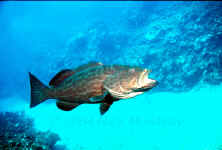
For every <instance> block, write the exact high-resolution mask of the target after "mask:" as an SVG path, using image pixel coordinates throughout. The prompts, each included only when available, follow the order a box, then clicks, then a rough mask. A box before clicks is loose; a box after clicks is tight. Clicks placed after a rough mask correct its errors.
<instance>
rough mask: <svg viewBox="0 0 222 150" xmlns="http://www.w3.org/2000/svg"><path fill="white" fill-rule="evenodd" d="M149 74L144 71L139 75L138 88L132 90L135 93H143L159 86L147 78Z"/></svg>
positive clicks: (147, 71)
mask: <svg viewBox="0 0 222 150" xmlns="http://www.w3.org/2000/svg"><path fill="white" fill-rule="evenodd" d="M149 73H150V70H147V69H145V70H144V71H143V73H142V74H141V75H140V78H139V83H138V88H137V89H135V90H134V91H135V92H145V91H148V90H150V89H152V88H153V87H155V86H156V85H158V84H159V82H158V81H156V80H153V79H150V78H149V77H148V75H149Z"/></svg>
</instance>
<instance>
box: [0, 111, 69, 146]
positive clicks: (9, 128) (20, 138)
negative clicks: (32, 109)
mask: <svg viewBox="0 0 222 150" xmlns="http://www.w3.org/2000/svg"><path fill="white" fill-rule="evenodd" d="M0 124H1V128H0V149H4V150H24V149H26V150H31V149H32V150H57V149H59V148H58V147H62V146H61V145H56V142H57V141H59V140H60V138H59V136H58V135H57V134H55V133H52V132H50V131H47V132H41V131H38V130H36V129H35V128H34V123H33V120H32V119H31V118H28V117H27V116H25V113H24V112H1V113H0ZM64 149H65V147H64V148H63V150H64Z"/></svg>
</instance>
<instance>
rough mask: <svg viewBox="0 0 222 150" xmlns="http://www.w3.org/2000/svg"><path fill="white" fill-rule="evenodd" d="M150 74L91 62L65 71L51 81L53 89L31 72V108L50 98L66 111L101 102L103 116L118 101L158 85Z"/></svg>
mask: <svg viewBox="0 0 222 150" xmlns="http://www.w3.org/2000/svg"><path fill="white" fill-rule="evenodd" d="M149 72H150V71H149V70H147V69H144V68H140V67H133V66H124V65H103V64H101V63H98V62H91V63H88V64H85V65H82V66H79V67H78V68H76V69H73V70H70V69H65V70H61V71H60V72H59V73H57V74H56V75H55V76H54V77H53V78H52V79H51V81H50V83H49V85H50V87H48V86H46V85H44V84H43V83H42V82H41V81H40V80H39V79H37V78H36V77H35V76H34V75H33V74H31V73H29V77H30V86H31V103H30V107H31V108H32V107H35V106H37V105H38V104H40V103H42V102H44V101H45V100H47V99H57V102H56V105H57V107H58V108H60V109H62V110H64V111H70V110H72V109H74V108H76V107H78V106H79V105H81V104H84V103H89V104H95V103H101V104H100V113H101V115H103V114H104V113H106V112H107V111H108V110H109V108H110V106H111V105H112V104H113V102H114V101H117V100H120V99H128V98H132V97H135V96H136V95H139V94H142V93H144V92H146V91H148V90H150V89H151V88H153V87H154V86H156V84H157V81H156V80H152V79H150V78H148V74H149Z"/></svg>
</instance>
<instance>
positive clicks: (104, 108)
mask: <svg viewBox="0 0 222 150" xmlns="http://www.w3.org/2000/svg"><path fill="white" fill-rule="evenodd" d="M111 105H112V103H102V104H100V114H101V115H103V114H105V113H106V112H107V111H108V110H109V108H110V106H111Z"/></svg>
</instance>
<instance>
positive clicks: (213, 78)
mask: <svg viewBox="0 0 222 150" xmlns="http://www.w3.org/2000/svg"><path fill="white" fill-rule="evenodd" d="M181 4H182V5H183V7H180V6H179V5H181ZM220 6H221V2H218V3H210V2H209V3H205V4H203V3H201V2H190V3H183V2H174V3H172V4H171V5H166V6H161V5H156V6H152V7H151V6H146V3H144V6H143V7H141V8H137V9H129V10H127V11H125V12H124V15H122V17H123V18H127V19H125V20H126V21H125V22H123V23H125V24H126V25H125V30H123V31H122V30H116V29H115V30H114V29H113V28H115V27H107V26H106V25H104V24H103V26H101V25H99V24H98V23H97V24H96V25H94V26H93V27H89V28H90V30H87V31H85V32H81V33H80V34H81V37H78V36H75V38H72V40H71V41H69V42H70V43H69V46H68V47H67V49H68V51H67V52H68V53H67V55H65V57H64V58H63V60H68V61H66V62H65V64H69V63H68V62H72V61H71V59H69V58H70V56H69V54H70V53H71V54H72V53H76V52H78V50H80V51H81V52H82V55H83V54H84V55H83V56H82V57H81V58H82V60H83V59H84V61H81V60H80V61H79V62H81V63H85V62H87V61H90V60H100V61H102V62H105V63H107V64H111V63H120V64H131V65H138V66H143V67H148V68H150V69H152V70H153V73H152V76H154V77H155V78H156V79H157V80H159V81H160V83H161V84H160V85H159V87H158V89H157V90H158V91H159V90H161V91H184V90H189V89H192V87H194V86H195V85H197V84H198V83H207V84H220V83H221V82H222V44H221V43H220V39H221V38H222V17H221V16H222V11H221V9H220ZM149 8H151V10H150V9H149ZM135 11H136V13H135ZM150 11H151V12H152V13H151V14H150V13H149V12H150ZM131 14H133V15H131ZM148 14H149V15H148ZM128 16H130V17H128ZM123 18H122V19H123ZM126 28H128V29H126ZM132 28H133V29H134V30H131V29H132ZM71 51H72V52H71ZM79 56H81V55H76V57H78V58H76V60H77V59H81V58H80V57H79ZM72 60H73V59H72ZM75 63H76V62H75ZM76 64H77V63H76ZM67 67H68V66H67Z"/></svg>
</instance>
